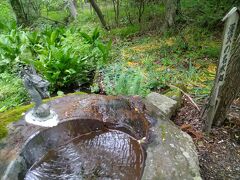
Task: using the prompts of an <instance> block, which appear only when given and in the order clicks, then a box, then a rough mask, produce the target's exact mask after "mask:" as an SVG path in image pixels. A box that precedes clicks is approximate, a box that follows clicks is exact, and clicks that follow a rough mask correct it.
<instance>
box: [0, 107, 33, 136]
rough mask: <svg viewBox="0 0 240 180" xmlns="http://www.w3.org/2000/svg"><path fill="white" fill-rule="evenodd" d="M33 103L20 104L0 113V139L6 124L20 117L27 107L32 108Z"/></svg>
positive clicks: (5, 133)
mask: <svg viewBox="0 0 240 180" xmlns="http://www.w3.org/2000/svg"><path fill="white" fill-rule="evenodd" d="M32 107H33V104H29V105H25V106H20V107H18V108H16V109H12V110H9V111H6V112H4V113H1V114H0V139H2V138H4V137H5V136H6V135H7V133H8V130H7V125H8V124H10V123H12V122H15V121H17V120H19V119H21V118H22V116H23V112H25V111H27V110H28V109H30V108H32Z"/></svg>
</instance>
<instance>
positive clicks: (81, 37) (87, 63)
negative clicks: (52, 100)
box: [0, 28, 111, 91]
mask: <svg viewBox="0 0 240 180" xmlns="http://www.w3.org/2000/svg"><path fill="white" fill-rule="evenodd" d="M99 37H100V33H99V31H98V30H97V29H95V30H94V31H93V33H92V35H88V34H86V33H83V32H80V31H79V30H78V29H69V30H66V29H65V28H55V29H52V28H46V29H45V30H44V31H40V32H39V31H34V32H31V31H26V32H24V31H21V30H20V29H15V30H12V31H11V32H9V33H7V34H3V35H1V36H0V47H1V49H0V53H1V57H0V73H1V72H6V71H7V72H12V71H13V69H14V71H15V72H16V71H19V70H20V69H19V65H22V64H34V65H35V67H36V69H37V71H38V72H39V73H40V74H42V75H43V76H44V77H45V78H46V79H47V80H48V81H49V82H50V83H51V90H52V91H57V90H61V89H64V88H69V87H76V86H79V85H82V84H84V83H88V82H90V81H91V79H92V78H93V74H94V71H95V69H96V68H97V66H98V65H102V64H104V63H106V62H107V58H108V54H109V51H110V48H111V43H108V44H107V45H104V43H102V42H101V41H100V39H99ZM87 38H89V39H90V40H88V41H87V40H86V39H87Z"/></svg>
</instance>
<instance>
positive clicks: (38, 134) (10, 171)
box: [0, 94, 201, 180]
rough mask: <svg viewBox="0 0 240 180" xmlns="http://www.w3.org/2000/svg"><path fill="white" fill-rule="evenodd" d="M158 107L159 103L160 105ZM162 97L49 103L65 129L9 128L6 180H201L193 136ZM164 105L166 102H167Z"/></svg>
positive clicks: (21, 124) (2, 163) (0, 172)
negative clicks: (172, 118)
mask: <svg viewBox="0 0 240 180" xmlns="http://www.w3.org/2000/svg"><path fill="white" fill-rule="evenodd" d="M156 102H157V103H156ZM160 102H162V100H160V99H158V98H157V96H155V94H154V97H153V100H152V99H149V98H146V99H145V100H143V99H141V98H139V97H115V96H101V95H68V96H64V97H61V98H57V99H54V100H52V101H50V102H49V105H50V106H51V108H52V109H53V110H54V111H55V112H56V113H57V114H58V117H59V122H60V124H59V125H58V126H56V127H53V128H41V127H39V126H33V125H30V124H26V123H25V121H23V120H19V121H18V122H16V123H14V124H11V125H10V126H9V134H8V136H7V137H6V138H5V139H4V140H1V141H0V176H1V179H2V180H22V179H26V180H29V179H31V180H35V179H40V180H45V179H47V180H49V179H51V180H52V179H53V180H55V179H60V180H61V179H70V180H78V179H80V180H81V179H86V180H88V179H90V180H95V179H99V180H101V179H106V180H108V179H114V180H115V179H116V180H117V179H120V180H122V179H123V180H125V179H126V180H135V179H136V180H140V179H142V180H152V179H156V180H158V179H159V180H162V179H164V180H182V179H186V180H188V179H189V180H192V179H194V180H200V179H201V177H200V173H199V165H198V156H197V152H196V149H195V146H194V143H193V141H192V139H191V137H190V136H189V135H187V134H186V133H184V132H182V131H181V130H180V129H179V128H178V127H176V126H175V125H174V124H173V123H172V122H171V121H169V120H168V119H167V118H166V116H165V114H164V113H163V112H162V111H161V108H159V107H158V104H159V103H160ZM162 103H164V102H162Z"/></svg>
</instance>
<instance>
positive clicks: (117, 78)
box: [94, 63, 149, 96]
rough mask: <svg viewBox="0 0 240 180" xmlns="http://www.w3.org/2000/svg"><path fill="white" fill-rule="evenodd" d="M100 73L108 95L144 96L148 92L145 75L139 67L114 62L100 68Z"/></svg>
mask: <svg viewBox="0 0 240 180" xmlns="http://www.w3.org/2000/svg"><path fill="white" fill-rule="evenodd" d="M102 74H103V83H104V87H105V91H106V93H107V94H109V95H140V96H145V95H146V94H147V93H148V92H149V90H148V88H147V85H146V77H145V75H144V73H143V72H142V71H141V70H140V69H139V68H131V67H127V66H126V65H124V64H121V63H115V64H112V65H111V66H109V67H106V68H105V69H104V70H102ZM94 88H96V87H94Z"/></svg>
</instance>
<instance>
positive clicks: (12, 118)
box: [0, 92, 86, 140]
mask: <svg viewBox="0 0 240 180" xmlns="http://www.w3.org/2000/svg"><path fill="white" fill-rule="evenodd" d="M73 94H79V95H81V94H86V93H84V92H75V93H71V94H68V95H73ZM63 96H66V95H63ZM63 96H56V97H52V98H49V99H45V100H43V102H44V103H46V102H49V101H51V100H54V99H57V98H60V97H63ZM33 106H34V104H28V105H24V106H19V107H17V108H14V109H11V110H8V111H5V112H3V113H0V140H1V139H2V138H4V137H6V136H7V134H8V128H7V126H8V124H10V123H13V122H16V121H18V120H19V119H21V118H22V117H23V115H24V112H26V111H28V110H29V109H31V108H32V107H33Z"/></svg>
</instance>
